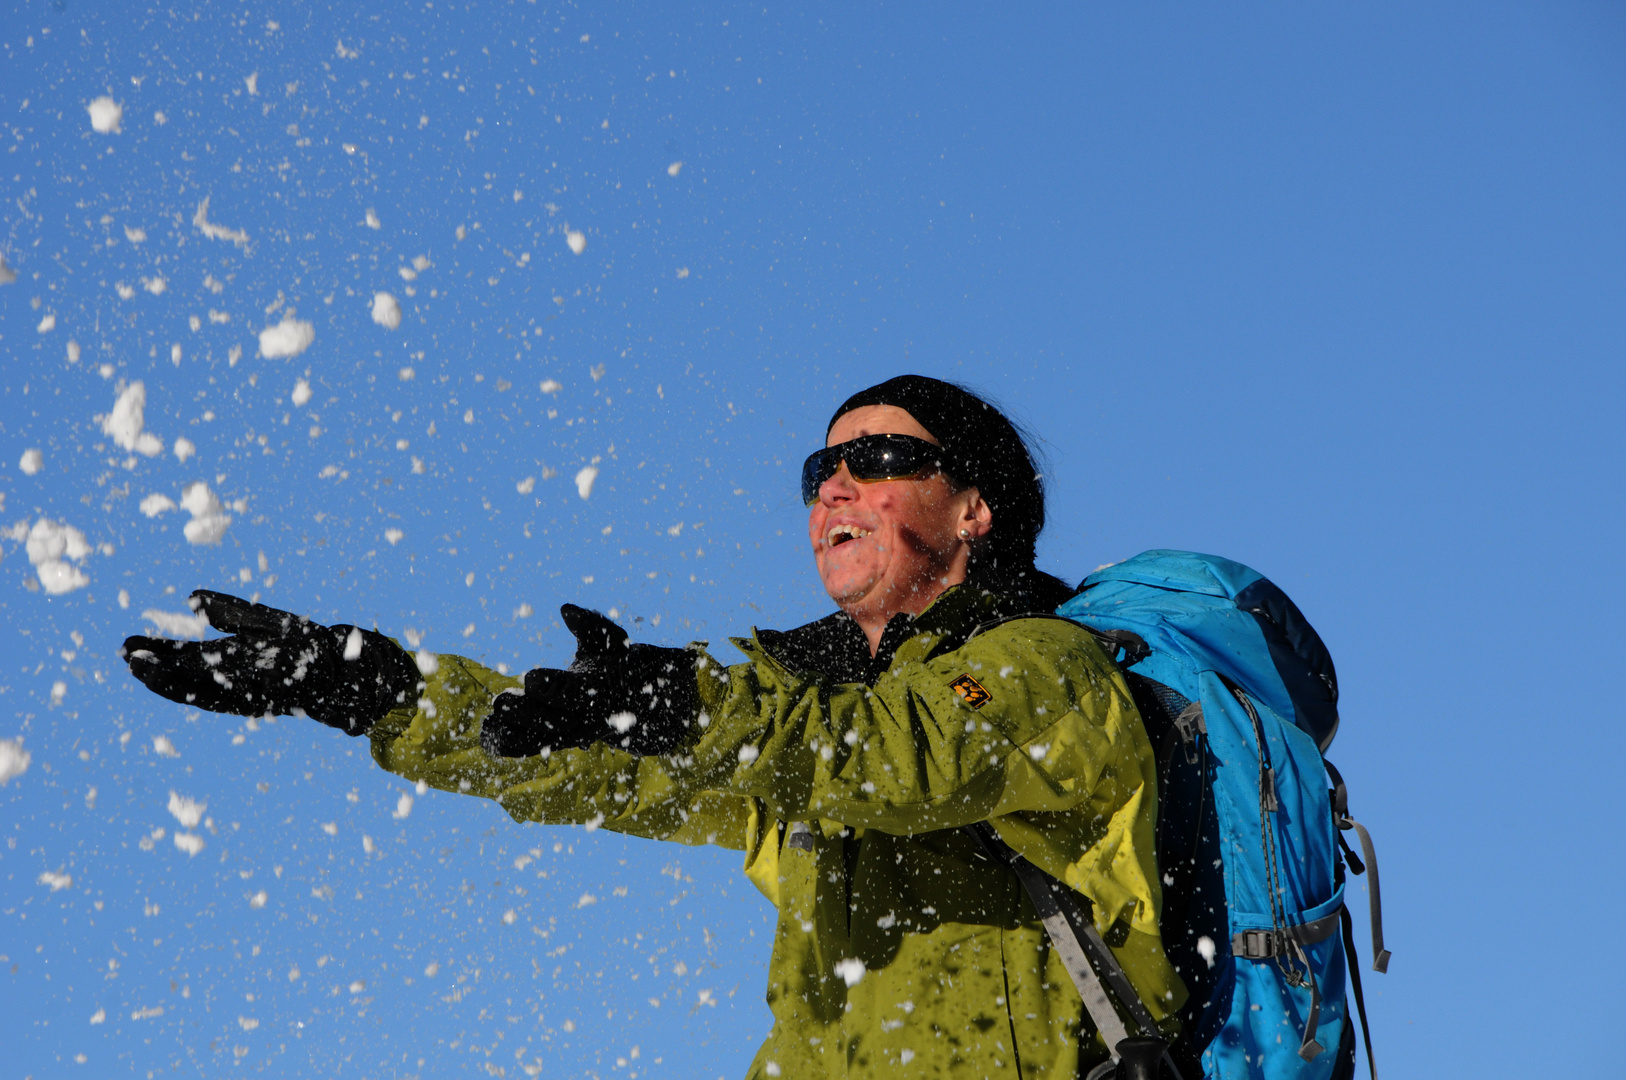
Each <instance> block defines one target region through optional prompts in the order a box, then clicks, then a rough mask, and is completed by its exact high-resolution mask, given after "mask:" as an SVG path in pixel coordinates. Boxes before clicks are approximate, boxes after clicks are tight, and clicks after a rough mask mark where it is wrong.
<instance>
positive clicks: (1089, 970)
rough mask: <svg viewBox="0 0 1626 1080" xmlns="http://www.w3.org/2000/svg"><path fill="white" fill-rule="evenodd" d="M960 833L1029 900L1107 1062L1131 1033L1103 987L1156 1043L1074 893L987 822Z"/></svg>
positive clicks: (1152, 1026) (1150, 1023)
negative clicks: (1013, 876)
mask: <svg viewBox="0 0 1626 1080" xmlns="http://www.w3.org/2000/svg"><path fill="white" fill-rule="evenodd" d="M965 830H966V832H968V833H970V834H971V836H972V838H973V839H975V840H976V841H977V843H978V845H979V846H981V848H982V850H983V851H984V852H985V853H986V854H987V855H988V857H989V858H991V859H993V860H995V861H996V862H1000V863H1004V864H1005V865H1006V866H1008V867H1010V868H1011V870H1012V871H1013V872H1014V873H1015V874H1016V877H1017V880H1018V881H1020V882H1021V883H1022V888H1023V890H1024V891H1026V892H1027V894H1028V898H1029V899H1030V900H1032V901H1033V908H1034V910H1035V911H1036V912H1038V915H1039V921H1040V922H1042V923H1043V924H1044V928H1045V932H1046V933H1048V934H1049V935H1050V941H1051V944H1052V945H1053V946H1054V947H1055V950H1056V956H1057V957H1058V958H1059V959H1060V960H1061V962H1062V966H1063V967H1065V968H1066V969H1067V974H1068V976H1069V977H1070V978H1071V979H1072V980H1073V985H1074V986H1075V987H1076V988H1077V989H1078V995H1079V997H1081V998H1083V999H1084V1008H1085V1010H1086V1011H1088V1012H1089V1014H1090V1019H1091V1020H1092V1021H1094V1023H1095V1027H1096V1030H1097V1031H1099V1032H1100V1033H1101V1039H1102V1041H1103V1042H1105V1043H1106V1045H1107V1051H1108V1052H1109V1053H1110V1054H1111V1055H1112V1060H1113V1061H1117V1060H1118V1044H1119V1043H1121V1042H1123V1041H1124V1040H1125V1039H1127V1038H1129V1037H1130V1033H1129V1031H1128V1029H1127V1028H1126V1027H1125V1026H1124V1022H1123V1019H1122V1018H1121V1017H1120V1016H1119V1015H1118V1010H1117V1009H1115V1008H1114V1007H1113V1004H1112V998H1110V997H1108V996H1107V990H1108V988H1110V989H1111V991H1112V995H1113V996H1114V997H1116V998H1117V999H1118V1001H1119V1002H1121V1003H1122V1005H1123V1008H1124V1011H1125V1012H1127V1013H1128V1014H1129V1017H1130V1019H1131V1020H1133V1021H1134V1023H1135V1026H1136V1027H1138V1028H1139V1029H1140V1031H1139V1032H1138V1034H1140V1035H1144V1036H1150V1037H1152V1038H1158V1039H1161V1038H1162V1033H1161V1032H1159V1031H1158V1028H1157V1022H1156V1021H1155V1020H1153V1019H1152V1014H1151V1013H1149V1012H1147V1011H1146V1006H1145V1005H1144V1004H1143V1003H1142V1002H1141V1000H1140V995H1138V994H1137V993H1135V988H1134V986H1132V985H1131V984H1130V982H1129V977H1128V976H1127V975H1125V974H1124V969H1123V967H1122V966H1121V965H1120V964H1119V963H1118V958H1117V957H1116V956H1114V955H1113V954H1112V950H1111V949H1110V948H1108V947H1107V943H1106V942H1105V941H1104V940H1103V939H1102V937H1101V933H1100V931H1098V930H1097V929H1096V928H1095V923H1094V921H1093V920H1092V919H1091V918H1090V917H1089V915H1088V914H1087V913H1086V912H1085V911H1084V910H1083V909H1082V908H1081V907H1080V905H1079V901H1078V896H1077V894H1076V893H1075V892H1074V891H1073V890H1072V889H1070V888H1068V887H1067V886H1066V885H1065V884H1063V883H1062V882H1060V881H1057V880H1056V879H1055V878H1054V877H1051V876H1050V875H1049V874H1047V873H1045V872H1044V871H1043V870H1041V869H1040V868H1039V867H1037V866H1035V865H1034V864H1033V863H1032V862H1030V861H1029V860H1028V859H1026V858H1024V857H1023V856H1022V854H1021V853H1020V852H1018V851H1017V850H1016V849H1015V848H1013V847H1011V846H1010V845H1009V844H1007V843H1006V842H1005V841H1004V840H1002V839H1001V838H1000V835H999V833H998V831H996V830H995V829H994V827H993V825H991V824H989V823H988V822H986V821H978V822H975V823H973V824H971V825H967V826H966V827H965ZM1164 1064H1166V1065H1167V1066H1168V1067H1169V1068H1170V1069H1171V1070H1172V1071H1173V1072H1174V1076H1175V1080H1180V1074H1179V1070H1178V1069H1175V1068H1174V1062H1173V1061H1172V1060H1171V1059H1169V1058H1168V1056H1167V1055H1166V1054H1165V1058H1164Z"/></svg>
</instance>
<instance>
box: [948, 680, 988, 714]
mask: <svg viewBox="0 0 1626 1080" xmlns="http://www.w3.org/2000/svg"><path fill="white" fill-rule="evenodd" d="M949 689H950V690H953V691H954V692H955V693H956V694H959V695H960V698H961V700H963V701H964V702H965V703H966V704H967V705H969V706H971V707H972V708H973V709H980V708H982V707H983V706H984V705H986V704H988V702H990V701H992V700H993V697H994V695H992V694H990V693H989V692H988V691H987V690H984V689H983V688H982V683H980V682H978V681H977V680H976V679H973V678H972V677H971V676H970V675H961V676H960V677H959V678H958V679H955V680H954V681H953V682H951V683H949Z"/></svg>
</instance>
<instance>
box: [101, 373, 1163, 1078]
mask: <svg viewBox="0 0 1626 1080" xmlns="http://www.w3.org/2000/svg"><path fill="white" fill-rule="evenodd" d="M802 487H803V497H804V499H805V500H806V501H807V502H808V504H809V513H808V536H809V540H810V542H811V545H812V548H813V557H814V561H815V562H816V563H817V565H818V570H819V576H820V578H821V579H822V581H823V583H824V586H825V589H826V590H827V591H828V592H829V594H830V597H831V599H833V600H834V601H835V602H836V605H837V607H838V608H839V610H838V611H837V612H836V613H834V614H832V615H829V616H827V617H826V618H823V619H820V620H818V621H817V622H814V623H811V624H809V625H807V626H803V627H800V628H798V629H795V630H790V631H786V632H775V631H765V630H759V631H757V632H756V633H755V635H754V636H753V637H752V638H751V639H749V640H744V639H741V640H738V641H736V644H737V645H738V646H739V648H740V649H741V650H742V651H744V653H745V654H746V657H747V660H746V662H745V663H742V664H736V665H733V666H724V665H722V664H719V663H718V662H717V661H716V660H714V659H712V658H711V656H710V655H709V654H707V653H706V652H705V651H704V650H703V649H701V648H700V647H699V646H691V647H690V648H689V649H666V648H658V647H654V646H648V645H632V644H628V643H627V641H626V635H625V633H624V632H623V631H621V630H620V628H619V627H617V626H615V625H614V624H613V623H611V622H609V621H608V620H605V619H603V618H601V617H599V616H597V615H594V614H593V613H591V612H587V611H584V610H582V609H580V608H575V607H571V606H568V605H567V606H566V607H565V608H564V610H563V614H564V617H565V620H566V622H567V624H568V625H569V626H570V628H571V630H572V632H573V633H575V635H576V637H577V638H578V642H579V647H578V653H577V657H576V661H575V663H573V664H572V665H571V667H570V668H569V669H567V670H564V671H558V670H548V669H538V670H535V671H532V672H530V673H528V674H527V675H526V676H525V679H524V682H523V685H521V684H520V683H519V681H518V680H515V679H511V678H508V677H506V676H502V675H498V674H496V673H495V672H492V671H490V670H488V669H486V668H484V667H482V666H480V665H479V664H476V663H475V662H473V661H471V660H466V659H463V658H461V657H451V656H442V657H439V658H430V657H423V658H422V659H421V660H420V661H418V662H416V663H414V661H413V659H412V658H411V657H410V656H409V655H408V654H407V653H405V652H403V651H402V650H401V649H400V648H399V647H398V646H396V645H395V644H394V643H392V642H390V641H389V640H388V639H386V638H384V637H382V636H381V635H378V634H376V633H372V632H368V631H363V630H359V629H357V628H354V627H349V626H340V627H319V626H316V625H314V624H311V623H308V622H305V621H303V620H300V619H298V618H296V617H294V616H291V615H287V614H285V613H282V612H275V611H272V610H271V609H268V608H263V607H259V606H257V605H255V606H251V605H248V604H246V603H245V602H243V601H241V600H236V599H234V598H231V597H223V596H220V595H219V594H211V593H198V594H194V595H195V597H196V598H197V603H198V604H199V606H201V607H202V608H203V610H204V611H206V612H207V613H208V614H209V616H210V620H211V622H212V624H213V625H214V626H215V627H217V628H219V629H222V630H226V631H230V632H233V633H235V634H236V636H235V637H232V638H228V639H225V640H224V641H212V642H206V643H202V644H198V643H188V644H179V643H174V642H167V641H159V640H155V639H149V638H131V639H130V640H129V641H128V642H126V649H127V653H128V657H129V661H130V664H131V668H132V670H133V672H134V673H135V675H136V676H137V677H138V678H140V679H141V680H142V681H143V682H144V683H146V684H147V685H148V686H149V687H151V688H152V689H154V690H155V691H157V692H158V693H160V694H163V695H164V696H166V697H169V698H172V699H174V700H178V701H187V702H189V703H190V704H193V705H197V706H201V707H203V708H207V709H214V710H218V711H227V712H238V713H246V714H255V715H257V714H260V713H264V712H267V711H272V712H284V713H286V712H303V713H304V714H307V715H310V716H312V717H314V718H315V719H318V720H320V721H322V722H324V723H327V724H330V725H333V726H336V727H340V728H342V729H345V730H348V731H351V732H352V733H356V734H359V733H362V732H365V733H366V734H367V735H368V736H369V738H370V739H371V740H372V745H373V756H374V758H375V759H376V760H377V761H378V763H379V764H380V765H382V766H383V767H384V768H386V769H388V770H390V771H391V772H394V773H397V774H399V775H401V776H404V777H406V778H408V779H413V780H423V781H426V782H427V783H429V784H432V785H434V786H436V787H440V788H444V789H446V790H449V791H464V792H468V793H470V794H475V795H481V796H484V797H486V798H490V799H495V800H496V801H497V802H499V803H500V804H501V805H502V806H503V807H504V809H506V810H507V811H508V812H509V813H510V814H511V815H513V816H514V818H515V819H516V820H520V821H525V820H531V821H543V822H593V823H597V824H599V825H601V826H602V827H604V828H607V829H614V830H617V831H620V832H625V833H630V834H633V835H636V836H644V837H649V838H653V839H661V840H675V841H678V842H681V843H691V844H693V843H714V844H721V845H723V846H725V847H731V848H735V849H740V850H743V851H744V852H745V872H746V875H747V876H748V877H749V878H750V879H751V880H752V881H753V882H754V883H755V884H756V885H757V887H758V888H759V889H761V890H762V892H763V893H764V894H765V895H766V896H767V897H768V899H769V900H770V901H772V902H773V903H774V905H775V906H776V907H777V908H778V910H779V921H778V926H777V929H776V932H775V938H774V950H773V958H772V961H771V963H770V967H769V981H768V990H767V997H768V1002H769V1005H770V1006H771V1008H772V1010H773V1014H774V1017H775V1024H774V1027H773V1030H772V1031H771V1032H770V1034H769V1036H768V1039H767V1041H766V1042H765V1043H764V1044H763V1046H762V1049H761V1051H760V1052H759V1053H758V1055H757V1058H756V1061H755V1063H754V1064H753V1066H752V1071H751V1076H752V1077H759V1076H767V1077H771V1076H790V1077H798V1078H800V1077H818V1076H843V1075H849V1074H860V1075H870V1074H875V1073H880V1072H881V1071H882V1070H883V1069H886V1070H890V1069H894V1068H899V1067H905V1068H913V1069H914V1070H917V1071H919V1072H920V1073H921V1074H922V1075H928V1074H938V1073H942V1074H950V1075H964V1076H967V1077H972V1076H975V1077H979V1078H980V1077H984V1076H992V1075H996V1074H998V1075H1010V1076H1023V1077H1045V1078H1060V1077H1078V1076H1082V1075H1083V1074H1084V1073H1085V1072H1087V1071H1088V1070H1089V1069H1090V1068H1091V1067H1092V1066H1093V1065H1094V1064H1096V1063H1098V1062H1100V1061H1103V1060H1105V1058H1106V1056H1107V1052H1106V1048H1105V1046H1104V1045H1103V1044H1102V1042H1101V1040H1100V1039H1098V1038H1097V1037H1096V1035H1095V1031H1094V1026H1093V1024H1091V1022H1090V1020H1089V1018H1088V1016H1087V1014H1086V1013H1085V1010H1084V1009H1083V1006H1082V1003H1081V1001H1080V998H1079V995H1078V993H1077V992H1076V991H1075V990H1074V988H1073V985H1072V983H1071V982H1070V980H1069V977H1068V975H1067V973H1066V971H1065V969H1064V968H1063V966H1062V964H1061V962H1060V960H1059V959H1058V958H1057V957H1056V955H1055V953H1054V952H1053V950H1052V949H1051V946H1050V941H1049V939H1048V938H1047V937H1046V934H1045V931H1044V929H1043V927H1042V926H1041V925H1040V923H1039V921H1038V918H1037V916H1036V915H1035V913H1034V910H1033V907H1032V905H1031V904H1030V902H1029V901H1028V899H1027V897H1026V895H1025V894H1024V893H1023V891H1022V889H1021V886H1020V885H1019V884H1018V881H1017V879H1016V877H1015V876H1014V875H1013V874H1012V873H1011V872H1010V871H1009V870H1008V869H1006V868H1004V867H1002V866H1000V865H999V864H997V863H995V862H994V861H992V860H990V859H988V858H986V857H984V856H983V855H982V854H981V852H980V850H979V848H978V847H977V844H976V841H975V840H973V839H972V837H971V836H970V835H968V834H967V833H966V832H965V831H964V829H963V826H966V825H970V824H973V823H976V822H982V821H988V822H991V823H992V824H993V825H994V827H995V828H996V829H997V830H998V833H999V835H1000V837H1001V838H1002V839H1004V841H1005V842H1006V843H1008V844H1009V845H1011V846H1012V847H1014V848H1015V849H1017V850H1018V851H1020V852H1021V853H1022V854H1023V855H1025V856H1026V857H1027V858H1028V859H1029V860H1031V861H1032V862H1034V863H1036V864H1037V865H1038V866H1040V867H1041V868H1043V869H1044V870H1046V871H1048V872H1049V873H1050V874H1051V875H1053V876H1054V877H1057V878H1060V879H1062V880H1063V881H1065V882H1067V884H1069V885H1071V886H1072V887H1073V888H1074V889H1076V890H1078V891H1079V892H1080V893H1082V894H1083V895H1084V896H1085V897H1087V898H1088V899H1089V901H1090V909H1091V911H1092V912H1093V916H1094V920H1095V923H1096V925H1097V928H1098V929H1099V930H1100V931H1101V932H1102V933H1103V934H1104V936H1105V937H1106V939H1107V941H1108V942H1109V943H1110V944H1111V945H1112V946H1113V948H1114V951H1115V952H1116V954H1117V956H1118V958H1119V961H1120V962H1121V963H1122V965H1123V967H1124V969H1125V971H1126V972H1127V974H1128V976H1129V978H1130V980H1131V981H1132V982H1133V984H1134V986H1135V989H1136V990H1137V991H1138V993H1139V996H1140V998H1141V1000H1142V1001H1143V1002H1145V1003H1146V1005H1147V1006H1148V1007H1149V1009H1150V1010H1151V1012H1152V1014H1153V1016H1154V1017H1155V1018H1157V1019H1158V1020H1159V1021H1160V1022H1163V1021H1165V1020H1166V1019H1167V1018H1168V1017H1170V1016H1171V1015H1172V1014H1173V1013H1174V1012H1175V1010H1176V1009H1177V1008H1178V1007H1179V1006H1180V1005H1181V1004H1182V1002H1183V1001H1184V998H1185V989H1184V987H1183V986H1182V985H1181V983H1180V980H1179V978H1178V976H1176V975H1175V973H1174V971H1173V969H1172V968H1171V967H1170V966H1169V963H1168V961H1167V960H1166V959H1165V957H1164V954H1163V949H1162V945H1161V941H1160V939H1159V936H1158V928H1157V915H1158V905H1159V889H1158V881H1157V875H1156V872H1155V869H1154V862H1153V829H1154V824H1155V820H1156V812H1157V810H1156V793H1157V784H1156V774H1155V765H1154V760H1153V753H1152V749H1151V746H1150V744H1149V742H1148V741H1147V737H1146V734H1145V732H1144V730H1143V728H1142V725H1141V722H1140V718H1139V716H1138V714H1137V713H1136V711H1135V707H1134V705H1133V703H1132V702H1131V700H1130V697H1129V694H1128V691H1127V689H1126V687H1125V685H1124V682H1123V679H1122V677H1121V676H1120V675H1119V673H1118V672H1117V670H1116V668H1115V667H1114V665H1113V664H1112V662H1111V661H1110V659H1109V658H1108V657H1107V656H1106V655H1105V654H1104V653H1103V652H1102V651H1101V649H1100V648H1099V647H1098V646H1097V645H1096V643H1095V641H1094V640H1093V639H1092V638H1091V636H1090V635H1089V633H1088V632H1086V631H1085V630H1083V629H1082V628H1081V627H1079V626H1077V625H1075V624H1073V623H1070V622H1067V621H1065V620H1061V619H1056V618H1053V617H1048V614H1047V613H1048V612H1050V611H1051V610H1053V609H1054V608H1055V606H1056V605H1057V603H1059V602H1060V601H1061V600H1062V599H1064V598H1065V597H1066V596H1067V595H1068V593H1069V592H1070V590H1069V589H1068V588H1067V587H1066V586H1065V585H1064V584H1062V583H1061V582H1059V581H1057V580H1056V579H1055V578H1052V577H1050V576H1049V575H1046V574H1043V573H1041V572H1039V571H1038V570H1037V569H1035V567H1034V556H1033V552H1034V541H1035V539H1036V537H1037V535H1038V533H1039V530H1040V528H1041V527H1042V526H1043V524H1044V496H1043V489H1042V485H1041V482H1040V480H1039V477H1038V476H1037V475H1036V474H1035V470H1034V467H1033V462H1032V459H1031V457H1030V455H1029V453H1028V451H1027V449H1026V447H1025V446H1024V445H1023V442H1022V439H1021V437H1020V436H1019V435H1018V433H1017V432H1016V430H1015V428H1014V427H1012V425H1011V423H1010V422H1009V421H1008V420H1007V419H1006V418H1005V417H1004V416H1002V415H1001V414H1000V413H999V412H998V411H997V410H995V409H993V408H992V407H991V406H989V405H988V404H987V403H985V402H983V401H981V400H979V399H978V398H976V397H975V396H973V395H971V394H970V393H968V392H966V391H965V390H963V389H961V388H959V387H957V386H954V385H952V384H949V383H944V382H940V381H937V380H934V379H928V378H924V377H921V376H903V377H900V378H897V379H892V380H890V381H888V382H885V383H882V384H880V385H879V386H875V387H872V388H870V389H869V390H865V391H863V392H861V393H859V394H857V395H855V396H854V397H852V398H850V399H849V400H848V401H847V402H846V403H845V404H843V405H842V407H841V408H840V409H838V410H837V412H836V415H835V416H834V417H833V418H832V419H831V422H830V426H829V428H828V436H827V438H826V449H824V450H822V451H819V452H817V453H815V454H813V455H812V456H811V457H809V458H808V461H807V464H806V465H805V466H804V469H803V478H802Z"/></svg>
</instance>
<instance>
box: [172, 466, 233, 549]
mask: <svg viewBox="0 0 1626 1080" xmlns="http://www.w3.org/2000/svg"><path fill="white" fill-rule="evenodd" d="M181 506H182V508H184V509H185V510H186V511H187V512H188V513H189V514H191V515H192V520H191V521H188V522H187V523H186V526H185V528H183V529H182V530H181V532H182V533H183V534H185V536H186V542H187V543H189V544H218V543H220V538H221V537H222V536H224V535H225V534H226V526H228V525H230V524H231V515H230V514H227V513H225V512H224V510H225V508H224V507H222V506H221V505H220V500H219V499H217V498H216V497H215V493H214V492H212V491H210V490H209V485H208V484H205V483H204V482H203V481H202V480H199V481H198V482H197V483H194V484H188V485H187V487H186V490H184V491H182V492H181Z"/></svg>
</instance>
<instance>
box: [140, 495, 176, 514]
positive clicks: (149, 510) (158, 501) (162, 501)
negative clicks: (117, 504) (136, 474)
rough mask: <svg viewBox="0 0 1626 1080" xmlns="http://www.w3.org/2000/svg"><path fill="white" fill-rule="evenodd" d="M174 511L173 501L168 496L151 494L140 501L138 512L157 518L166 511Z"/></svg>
mask: <svg viewBox="0 0 1626 1080" xmlns="http://www.w3.org/2000/svg"><path fill="white" fill-rule="evenodd" d="M173 509H175V500H174V499H172V498H170V497H169V496H168V495H159V494H156V493H155V494H152V495H148V496H147V497H146V498H145V499H142V500H141V505H140V510H141V512H142V513H143V514H146V515H147V516H148V517H150V518H153V517H157V516H158V515H159V514H162V513H164V512H165V511H166V510H173Z"/></svg>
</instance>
